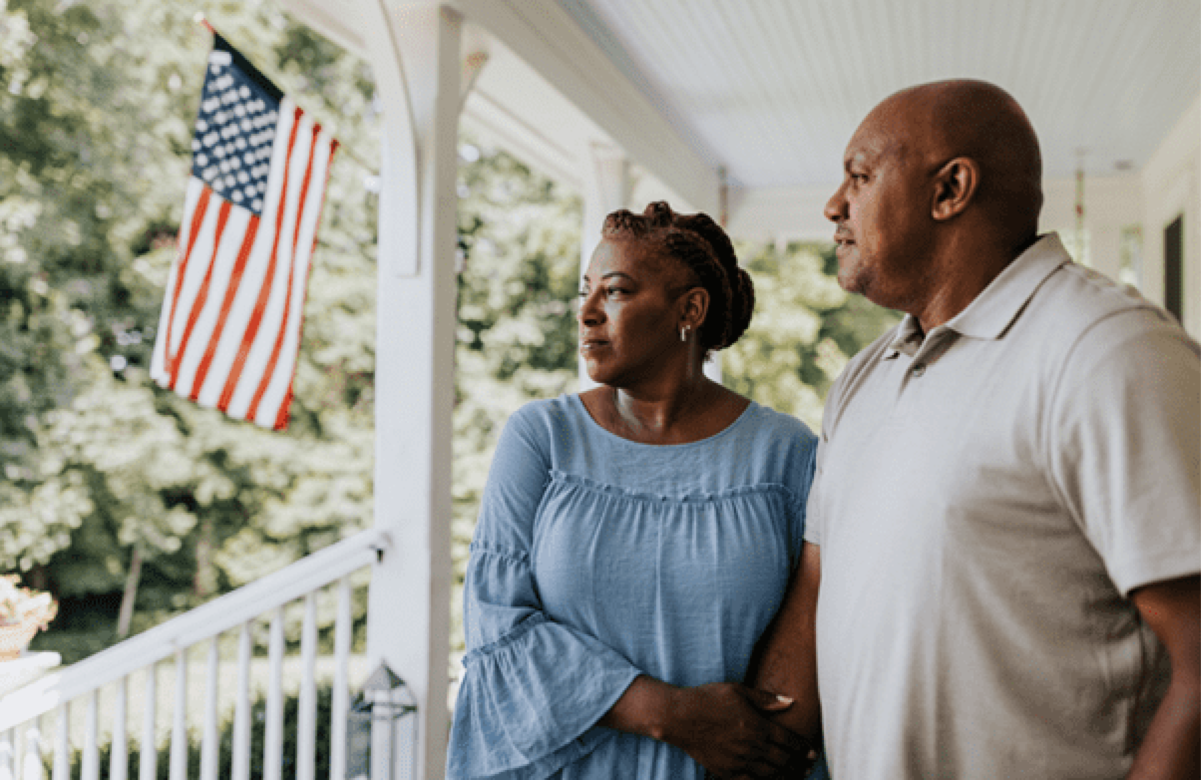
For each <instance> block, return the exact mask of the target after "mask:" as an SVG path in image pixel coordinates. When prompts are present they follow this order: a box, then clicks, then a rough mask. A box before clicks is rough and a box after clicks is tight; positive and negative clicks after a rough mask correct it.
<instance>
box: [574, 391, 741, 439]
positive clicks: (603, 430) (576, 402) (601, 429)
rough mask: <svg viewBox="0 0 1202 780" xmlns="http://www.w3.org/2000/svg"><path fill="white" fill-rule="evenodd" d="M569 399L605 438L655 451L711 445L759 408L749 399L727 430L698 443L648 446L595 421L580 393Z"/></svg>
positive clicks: (588, 423) (589, 423)
mask: <svg viewBox="0 0 1202 780" xmlns="http://www.w3.org/2000/svg"><path fill="white" fill-rule="evenodd" d="M568 398H569V399H570V401H569V402H570V403H571V404H573V406H574V407H575V409H576V412H577V413H578V414H580V415H582V416H583V417H584V419H585V421H586V422H585V424H586V425H588V426H589V427H590V428H592V429H594V430H596V431H598V432H600V434H601V435H602V436H603V437H605V438H608V439H612V440H613V441H616V442H621V443H622V444H624V445H628V446H631V447H645V448H648V449H655V450H683V449H686V448H688V447H696V446H698V445H700V444H710V443H712V442H714V441H717V440H718V439H720V438H722V437H723V436H726V435H727V434H728V433H730V432H731V431H733V430H734V429H735V428H737V427H739V425H740V424H741V423H742V422H743V421H744V420H746V419H747V418H749V417H750V416H751V410H752V409H753V408H754V407H758V406H759V404H757V403H756V402H755V401H753V400H751V399H750V398H749V399H747V407H746V408H744V409H743V411H741V412H739V416H738V417H736V418H735V419H734V420H732V421H731V423H730V425H727V426H726V427H725V428H723V429H722V430H720V431H718V432H717V433H715V434H713V435H712V436H706V437H705V438H704V439H698V440H697V441H687V442H682V443H680V444H647V443H646V442H641V441H634V440H633V439H627V438H626V437H624V436H619V435H618V434H616V433H614V432H613V431H611V430H609V429H608V428H606V427H605V426H604V425H602V424H601V423H599V422H597V421H596V420H595V419H593V415H592V414H591V413H590V412H589V410H588V407H586V406H585V405H584V401H582V400H580V393H572V394H570V395H569V396H568Z"/></svg>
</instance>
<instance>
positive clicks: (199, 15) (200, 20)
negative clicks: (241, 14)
mask: <svg viewBox="0 0 1202 780" xmlns="http://www.w3.org/2000/svg"><path fill="white" fill-rule="evenodd" d="M192 21H194V22H196V23H197V24H199V25H201V26H202V27H204V28H205V29H206V30H208V31H209V32H210V33H211V34H213V35H216V34H217V30H215V29H214V28H213V25H212V24H210V23H209V20H208V19H207V18H206V17H205V12H204V11H197V12H196V14H195V15H194V16H193V17H192ZM335 143H337V142H335ZM338 150H339V151H340V152H341V153H342V156H343V157H345V158H347V159H349V160H350V161H351V162H353V163H355V164H357V165H358V166H359V167H360V168H362V169H363V170H365V171H367V172H368V173H369V174H371V175H372V176H378V175H379V171H378V169H379V166H378V165H377V166H372V165H368V164H367V163H366V162H365V161H364V160H363V158H361V157H359V156H358V155H356V154H355V153H353V152H352V151H351V150H350V149H348V148H346V146H345V145H344V144H338Z"/></svg>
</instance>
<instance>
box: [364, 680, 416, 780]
mask: <svg viewBox="0 0 1202 780" xmlns="http://www.w3.org/2000/svg"><path fill="white" fill-rule="evenodd" d="M416 713H417V702H416V701H415V700H414V698H413V695H412V694H411V693H410V692H409V687H408V686H407V685H405V681H404V680H402V679H401V678H400V677H397V676H396V674H395V673H394V672H393V671H392V670H391V669H389V668H388V665H387V664H385V663H381V664H380V666H379V668H377V669H376V670H375V671H374V672H372V673H371V676H370V677H368V678H367V682H365V683H363V690H362V691H360V692H359V693H358V694H357V695H356V696H355V699H354V702H353V703H352V705H351V709H350V712H349V713H348V714H347V729H346V777H347V780H394V778H396V779H397V780H401V779H402V778H403V779H405V780H407V779H408V778H411V777H412V776H413V759H414V754H415V753H416V750H415V748H416V747H417V743H416V737H417V718H416V717H415V715H416Z"/></svg>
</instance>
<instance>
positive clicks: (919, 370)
mask: <svg viewBox="0 0 1202 780" xmlns="http://www.w3.org/2000/svg"><path fill="white" fill-rule="evenodd" d="M926 372H927V367H926V364H925V363H919V364H918V365H916V366H914V368H912V369H910V373H911V374H913V375H914V376H922V375H923V374H925V373H926Z"/></svg>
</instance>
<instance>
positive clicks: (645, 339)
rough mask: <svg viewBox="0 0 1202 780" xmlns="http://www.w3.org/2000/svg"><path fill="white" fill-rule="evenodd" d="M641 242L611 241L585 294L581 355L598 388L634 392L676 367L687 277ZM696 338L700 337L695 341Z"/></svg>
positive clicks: (601, 250) (598, 255)
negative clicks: (639, 385)
mask: <svg viewBox="0 0 1202 780" xmlns="http://www.w3.org/2000/svg"><path fill="white" fill-rule="evenodd" d="M677 266H678V264H677V263H676V262H674V261H672V260H671V259H668V258H659V257H655V256H652V255H651V254H650V253H649V251H648V249H647V247H646V246H645V245H643V244H641V243H639V242H637V241H632V240H622V239H612V238H607V239H605V240H604V241H602V242H601V244H600V245H599V246H598V247H597V251H595V252H594V253H593V258H592V260H591V261H590V262H589V266H588V271H587V272H586V273H585V275H584V280H583V285H582V287H581V290H580V312H579V314H577V320H578V322H579V326H580V354H581V355H582V356H583V357H584V362H585V366H586V367H587V369H588V375H589V376H590V377H591V378H592V380H593V381H594V382H599V383H601V384H604V385H610V386H612V387H629V386H631V385H633V384H636V383H639V382H641V381H645V380H647V379H649V378H651V377H654V376H655V375H656V374H657V373H658V372H660V371H662V370H663V369H665V368H667V367H668V366H670V365H672V364H674V363H675V361H669V360H667V359H666V358H668V357H669V356H670V355H672V354H674V353H679V352H681V351H682V348H683V347H684V346H685V345H684V344H682V343H681V341H680V322H681V319H682V317H681V315H682V307H681V306H680V301H681V293H682V292H684V290H687V289H688V288H689V286H688V285H687V284H685V282H686V280H685V278H684V277H685V275H686V274H685V271H684V269H683V268H679V267H677ZM692 338H696V334H693V335H692Z"/></svg>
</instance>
